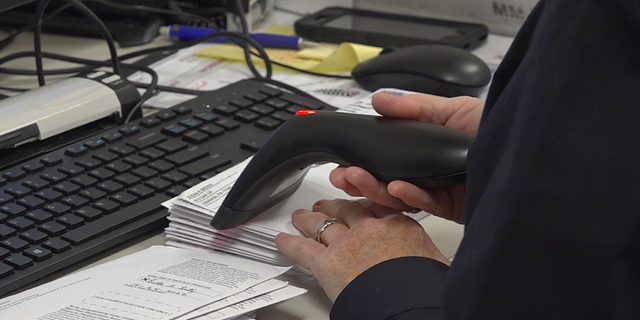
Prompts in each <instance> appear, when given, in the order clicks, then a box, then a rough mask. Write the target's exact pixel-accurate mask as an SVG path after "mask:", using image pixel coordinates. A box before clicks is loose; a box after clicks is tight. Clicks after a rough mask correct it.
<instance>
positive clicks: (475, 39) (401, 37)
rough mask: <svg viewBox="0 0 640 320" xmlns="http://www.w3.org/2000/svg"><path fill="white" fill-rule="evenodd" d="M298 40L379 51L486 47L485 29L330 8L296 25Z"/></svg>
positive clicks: (429, 19) (463, 24)
mask: <svg viewBox="0 0 640 320" xmlns="http://www.w3.org/2000/svg"><path fill="white" fill-rule="evenodd" d="M295 31H296V34H298V35H299V36H301V37H303V38H306V39H310V40H315V41H323V42H330V43H342V42H354V43H360V44H366V45H371V46H378V47H387V46H399V47H405V46H412V45H417V44H445V45H450V46H454V47H458V48H463V49H473V48H475V47H477V46H479V45H480V44H481V43H483V42H484V41H485V40H486V39H487V36H488V33H489V30H488V28H487V27H486V26H485V25H482V24H477V23H466V22H458V21H451V20H440V19H432V18H424V17H416V16H409V15H403V14H392V13H385V12H377V11H369V10H360V9H350V8H342V7H329V8H326V9H323V10H320V11H318V12H316V13H313V14H311V15H308V16H305V17H303V18H301V19H299V20H297V21H296V22H295Z"/></svg>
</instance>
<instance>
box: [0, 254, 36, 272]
mask: <svg viewBox="0 0 640 320" xmlns="http://www.w3.org/2000/svg"><path fill="white" fill-rule="evenodd" d="M4 263H6V264H8V265H10V266H12V267H13V268H14V269H16V270H22V269H26V268H28V267H30V266H32V265H33V260H32V259H31V258H29V257H26V256H23V255H17V254H16V255H13V256H11V257H8V258H4Z"/></svg>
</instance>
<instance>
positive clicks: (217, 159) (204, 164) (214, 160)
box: [178, 154, 231, 177]
mask: <svg viewBox="0 0 640 320" xmlns="http://www.w3.org/2000/svg"><path fill="white" fill-rule="evenodd" d="M228 163H231V160H230V159H228V158H224V157H222V156H221V155H219V154H216V155H214V156H210V157H206V158H203V159H200V160H198V161H195V162H193V163H190V164H188V165H186V166H183V167H180V168H179V169H178V171H180V172H182V173H184V174H187V175H188V176H190V177H196V176H200V175H202V174H203V173H205V172H209V171H213V170H215V169H217V168H219V167H221V166H224V165H226V164H228Z"/></svg>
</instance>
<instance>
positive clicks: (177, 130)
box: [162, 124, 189, 137]
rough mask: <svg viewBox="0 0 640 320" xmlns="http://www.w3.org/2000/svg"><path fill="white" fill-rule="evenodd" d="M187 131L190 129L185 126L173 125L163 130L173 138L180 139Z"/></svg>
mask: <svg viewBox="0 0 640 320" xmlns="http://www.w3.org/2000/svg"><path fill="white" fill-rule="evenodd" d="M187 130H189V128H187V127H185V126H181V125H177V124H172V125H170V126H168V127H164V128H162V133H164V134H166V135H168V136H172V137H179V136H180V135H182V134H183V133H185V132H187Z"/></svg>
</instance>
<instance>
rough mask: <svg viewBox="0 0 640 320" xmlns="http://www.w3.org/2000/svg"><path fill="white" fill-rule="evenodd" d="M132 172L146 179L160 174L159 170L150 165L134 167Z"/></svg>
mask: <svg viewBox="0 0 640 320" xmlns="http://www.w3.org/2000/svg"><path fill="white" fill-rule="evenodd" d="M131 173H132V174H135V175H136V176H138V177H140V178H142V179H145V180H146V179H149V178H153V177H155V176H157V175H158V171H156V170H153V169H150V168H148V167H141V168H137V169H134V170H133V171H131Z"/></svg>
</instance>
